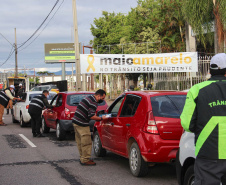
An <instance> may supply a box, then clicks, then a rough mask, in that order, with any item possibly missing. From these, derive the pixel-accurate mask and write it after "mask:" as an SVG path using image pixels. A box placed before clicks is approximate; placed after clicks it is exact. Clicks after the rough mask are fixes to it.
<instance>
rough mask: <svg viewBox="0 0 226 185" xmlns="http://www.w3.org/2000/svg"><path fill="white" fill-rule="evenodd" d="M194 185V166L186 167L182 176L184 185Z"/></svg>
mask: <svg viewBox="0 0 226 185" xmlns="http://www.w3.org/2000/svg"><path fill="white" fill-rule="evenodd" d="M193 184H195V173H194V165H191V166H189V167H188V169H187V171H186V172H185V176H184V185H193Z"/></svg>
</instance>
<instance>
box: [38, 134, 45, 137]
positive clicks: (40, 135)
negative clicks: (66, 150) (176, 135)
mask: <svg viewBox="0 0 226 185" xmlns="http://www.w3.org/2000/svg"><path fill="white" fill-rule="evenodd" d="M36 137H46V136H44V135H43V134H37V136H36Z"/></svg>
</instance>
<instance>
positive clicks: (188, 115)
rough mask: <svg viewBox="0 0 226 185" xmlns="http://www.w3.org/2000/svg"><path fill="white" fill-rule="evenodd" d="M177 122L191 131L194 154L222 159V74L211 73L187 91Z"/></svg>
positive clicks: (225, 120) (225, 142)
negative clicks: (193, 135)
mask: <svg viewBox="0 0 226 185" xmlns="http://www.w3.org/2000/svg"><path fill="white" fill-rule="evenodd" d="M180 118H181V125H182V127H183V128H184V129H185V130H186V131H188V132H193V133H194V134H195V154H196V156H197V157H200V158H207V159H226V77H224V76H212V77H211V78H210V79H209V80H208V81H205V82H202V83H199V84H196V85H194V86H193V87H192V88H191V89H190V90H189V92H188V94H187V97H186V101H185V106H184V109H183V112H182V114H181V117H180Z"/></svg>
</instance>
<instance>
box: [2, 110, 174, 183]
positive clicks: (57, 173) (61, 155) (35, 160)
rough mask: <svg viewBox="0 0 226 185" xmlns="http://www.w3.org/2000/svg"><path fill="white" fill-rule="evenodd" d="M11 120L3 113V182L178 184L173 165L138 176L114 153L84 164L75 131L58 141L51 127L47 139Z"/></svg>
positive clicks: (153, 169)
mask: <svg viewBox="0 0 226 185" xmlns="http://www.w3.org/2000/svg"><path fill="white" fill-rule="evenodd" d="M11 120H12V119H11V114H10V115H4V122H5V123H6V124H8V125H7V126H1V127H0V185H34V184H39V185H58V184H60V185H67V184H74V185H83V184H84V185H97V184H98V185H127V184H128V185H137V184H142V185H146V184H148V185H150V184H151V185H176V184H177V181H176V169H175V166H174V165H172V164H158V165H155V166H153V167H150V168H149V174H148V175H147V176H146V177H142V178H136V177H133V176H132V175H131V173H130V169H129V164H128V159H125V158H123V157H120V156H117V155H115V154H113V153H111V152H108V153H107V156H106V157H104V158H96V157H94V155H93V158H94V161H95V162H96V163H97V165H96V166H89V167H88V166H81V165H80V164H79V154H78V150H77V148H76V143H75V141H74V134H68V136H67V139H66V140H65V141H57V140H56V137H55V131H54V130H51V131H50V133H49V134H46V136H47V137H45V138H33V137H32V133H31V128H30V127H25V128H21V127H20V126H19V124H13V123H12V121H11ZM25 139H28V140H27V141H28V142H29V141H30V142H31V143H30V144H28V142H27V141H25Z"/></svg>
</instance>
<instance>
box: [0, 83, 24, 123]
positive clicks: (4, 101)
mask: <svg viewBox="0 0 226 185" xmlns="http://www.w3.org/2000/svg"><path fill="white" fill-rule="evenodd" d="M14 88H15V87H14V85H10V86H9V88H6V89H4V90H3V91H1V92H0V126H6V124H5V123H3V121H2V117H3V114H4V108H5V107H6V106H7V105H8V103H9V101H10V100H11V101H12V100H18V101H20V100H21V99H20V98H16V97H14V96H13V94H12V90H13V89H14ZM11 110H13V109H11ZM12 114H13V112H12Z"/></svg>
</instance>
